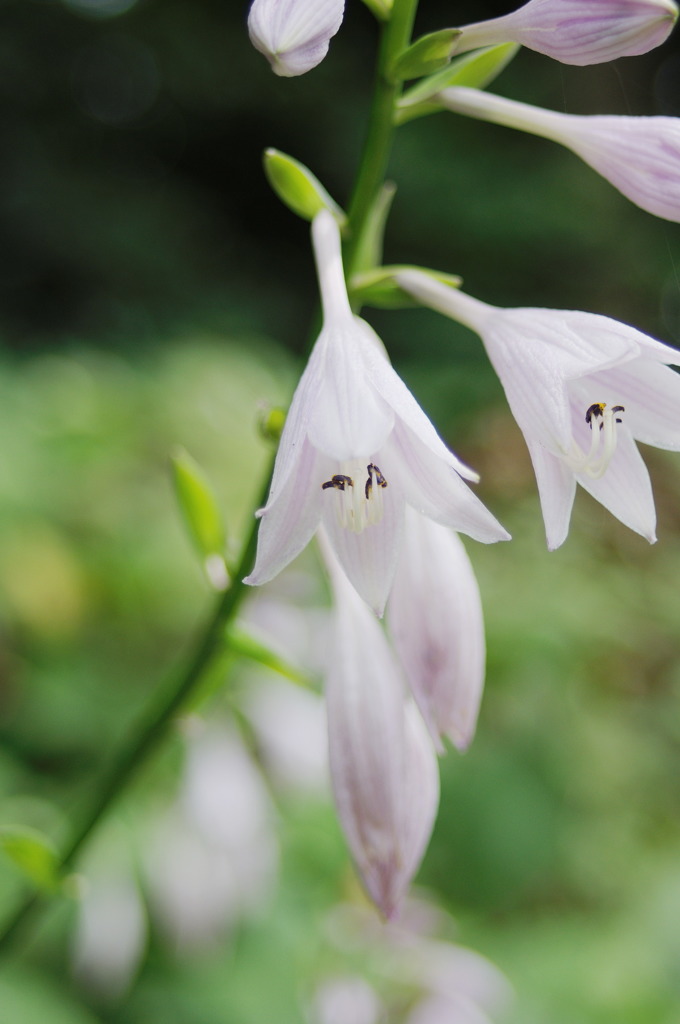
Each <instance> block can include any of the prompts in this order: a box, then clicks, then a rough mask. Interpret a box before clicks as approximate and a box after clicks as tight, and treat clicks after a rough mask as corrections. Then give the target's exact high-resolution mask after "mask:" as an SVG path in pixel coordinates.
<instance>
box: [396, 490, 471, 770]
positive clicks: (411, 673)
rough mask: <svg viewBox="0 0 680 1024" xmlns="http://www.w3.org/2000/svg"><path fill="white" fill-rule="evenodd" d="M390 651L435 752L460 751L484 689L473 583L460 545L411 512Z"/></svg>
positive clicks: (440, 528)
mask: <svg viewBox="0 0 680 1024" xmlns="http://www.w3.org/2000/svg"><path fill="white" fill-rule="evenodd" d="M387 620H388V623H389V627H390V633H391V636H392V640H393V642H394V646H395V648H396V651H397V653H398V655H399V658H400V660H401V663H402V665H403V667H404V671H405V672H406V677H407V679H408V681H409V685H410V687H411V692H412V693H413V696H414V697H415V700H416V702H417V704H418V707H419V708H420V711H421V713H422V715H423V718H424V719H425V722H426V723H427V725H428V727H429V729H430V732H431V734H432V738H433V740H434V742H435V745H436V746H437V747H438V749H439V750H442V749H443V748H442V745H441V740H440V736H448V737H449V739H450V740H451V741H452V743H454V745H455V746H456V747H458V748H459V749H460V750H465V749H466V748H467V747H468V746H469V744H470V742H471V740H472V737H473V735H474V731H475V726H476V723H477V713H478V711H479V702H480V700H481V696H482V689H483V686H484V665H485V653H486V649H485V643H484V619H483V615H482V603H481V599H480V596H479V587H478V586H477V580H476V579H475V574H474V571H473V569H472V565H471V564H470V559H469V558H468V556H467V553H466V551H465V548H464V547H463V544H462V542H461V540H460V538H459V537H458V536H457V534H455V533H454V532H453V531H452V530H449V529H447V527H445V526H441V525H440V524H439V523H434V522H432V520H430V519H426V518H425V517H424V516H421V515H418V513H417V512H414V511H413V510H412V509H408V510H407V517H406V532H405V537H404V544H403V547H402V551H401V555H400V556H399V563H398V565H397V572H396V575H395V578H394V584H393V586H392V591H391V593H390V599H389V601H388V604H387Z"/></svg>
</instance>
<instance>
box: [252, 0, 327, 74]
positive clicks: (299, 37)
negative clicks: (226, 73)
mask: <svg viewBox="0 0 680 1024" xmlns="http://www.w3.org/2000/svg"><path fill="white" fill-rule="evenodd" d="M344 11H345V0H253V3H252V4H251V7H250V13H249V14H248V33H249V35H250V41H251V43H252V44H253V46H254V47H255V49H256V50H259V51H260V53H263V54H264V55H265V57H266V58H267V60H268V61H269V63H270V64H271V66H272V70H273V71H274V72H275V73H276V74H277V75H281V76H283V77H284V78H292V77H294V76H295V75H304V74H305V72H306V71H311V69H312V68H315V67H316V65H317V64H320V63H321V61H322V60H323V59H324V57H325V56H326V54H327V53H328V45H329V43H330V41H331V38H332V37H333V36H334V35H335V33H336V32H337V31H338V29H339V28H340V25H341V24H342V18H343V14H344Z"/></svg>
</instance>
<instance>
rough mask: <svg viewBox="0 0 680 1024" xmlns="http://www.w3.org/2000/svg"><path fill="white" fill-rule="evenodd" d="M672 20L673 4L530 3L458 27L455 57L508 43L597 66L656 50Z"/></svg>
mask: <svg viewBox="0 0 680 1024" xmlns="http://www.w3.org/2000/svg"><path fill="white" fill-rule="evenodd" d="M677 16H678V8H677V7H676V5H675V4H674V3H673V0H597V2H595V0H529V3H527V4H524V6H523V7H520V8H519V10H517V11H513V12H512V13H511V14H506V15H504V16H503V17H501V18H492V19H490V20H489V21H479V22H475V23H474V24H472V25H465V26H463V28H462V29H461V35H460V36H459V37H458V40H457V42H456V46H455V48H454V53H464V52H466V51H467V50H474V49H477V47H479V46H493V45H495V44H496V43H509V42H513V43H520V44H521V45H522V46H526V47H527V48H528V49H530V50H536V51H538V53H544V54H546V56H548V57H552V58H553V59H554V60H559V61H561V62H562V63H563V64H578V65H581V66H583V65H586V64H602V63H604V62H605V61H609V60H616V59H617V58H618V57H631V56H635V55H637V54H640V53H647V51H648V50H653V49H654V47H655V46H660V45H661V43H663V42H664V40H665V39H666V38H667V37H668V35H669V34H670V32H671V30H672V28H673V26H674V24H675V20H676V18H677Z"/></svg>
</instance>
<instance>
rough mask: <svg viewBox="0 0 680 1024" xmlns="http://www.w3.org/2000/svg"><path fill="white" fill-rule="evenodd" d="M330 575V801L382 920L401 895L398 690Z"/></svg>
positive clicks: (389, 667) (351, 600) (370, 627)
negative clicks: (332, 621) (333, 606)
mask: <svg viewBox="0 0 680 1024" xmlns="http://www.w3.org/2000/svg"><path fill="white" fill-rule="evenodd" d="M330 567H331V580H332V582H333V589H334V593H335V598H336V626H335V637H334V643H333V647H332V654H331V658H330V670H329V673H328V678H327V681H326V703H327V709H328V741H329V754H330V770H331V782H332V786H333V795H334V798H335V803H336V807H337V811H338V817H339V819H340V823H341V825H342V828H343V831H344V833H345V836H346V838H347V842H348V844H349V848H350V850H351V852H352V856H353V857H354V860H355V862H356V865H357V868H358V870H359V873H360V874H361V877H362V879H363V881H364V885H365V886H366V889H367V890H368V893H369V895H370V896H371V899H373V901H374V902H375V903H376V904H377V905H378V906H379V907H380V909H381V910H382V911H383V913H384V914H385V915H386V916H388V917H389V916H390V915H391V914H392V913H394V910H395V908H396V905H397V902H398V899H399V897H400V895H401V892H402V888H403V875H402V865H403V863H404V857H403V835H402V831H403V830H402V801H403V795H404V794H403V788H404V780H405V776H404V767H405V749H406V748H405V736H404V727H405V722H404V688H403V684H402V682H401V677H400V674H399V668H398V665H397V664H396V660H395V658H394V656H393V654H392V651H391V650H390V647H389V644H388V643H387V639H386V637H385V634H384V632H383V630H382V629H381V627H380V624H379V622H378V621H377V619H376V618H375V617H374V615H373V613H372V612H371V611H370V609H369V608H368V606H367V605H366V604H365V603H364V602H363V601H362V599H361V598H360V597H359V596H358V594H357V593H356V592H355V591H354V589H353V588H352V587H351V586H350V585H349V583H347V581H346V579H345V577H344V576H343V574H342V573H341V572H339V571H338V569H337V567H335V568H333V563H332V562H331V566H330Z"/></svg>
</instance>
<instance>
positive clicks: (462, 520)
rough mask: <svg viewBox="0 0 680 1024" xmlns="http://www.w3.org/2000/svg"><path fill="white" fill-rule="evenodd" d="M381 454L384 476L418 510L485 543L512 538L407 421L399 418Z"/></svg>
mask: <svg viewBox="0 0 680 1024" xmlns="http://www.w3.org/2000/svg"><path fill="white" fill-rule="evenodd" d="M380 458H381V460H382V462H381V468H382V469H383V472H384V473H385V476H386V477H387V478H388V479H389V480H394V481H395V483H398V484H399V486H400V488H401V490H402V493H403V494H404V497H405V499H406V501H407V502H408V504H409V505H410V506H411V507H412V508H414V509H415V510H416V511H417V512H420V513H422V515H425V516H428V517H429V518H430V519H434V521H435V522H437V523H442V524H443V525H444V526H450V527H452V528H453V529H454V530H456V531H457V532H459V533H466V534H467V535H468V536H470V537H473V538H474V539H475V540H479V541H482V542H483V543H484V544H492V543H494V542H495V541H499V540H509V538H510V534H509V533H508V532H507V531H506V530H504V529H503V527H502V526H501V524H500V523H499V522H498V520H497V519H495V518H494V516H492V515H491V513H490V512H489V510H488V509H487V508H486V507H485V506H484V505H483V504H482V502H481V501H480V500H479V498H477V497H476V495H474V494H473V493H472V491H471V490H470V488H469V487H468V485H467V484H466V483H465V482H464V481H463V480H461V478H460V477H459V476H458V474H457V473H456V472H455V470H453V469H452V468H451V467H450V466H449V465H448V464H446V463H444V462H442V460H441V459H440V458H438V457H437V456H436V455H435V454H433V452H432V450H431V449H430V448H429V447H427V446H426V445H425V444H423V442H422V441H421V440H420V439H419V438H418V437H417V436H416V435H415V434H414V433H413V431H411V430H410V429H409V428H408V427H407V426H406V425H405V424H403V423H400V422H397V424H396V426H395V428H394V431H393V433H392V437H391V438H390V442H389V444H388V445H387V446H386V448H385V449H384V450H383V451H382V452H381V453H380Z"/></svg>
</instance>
